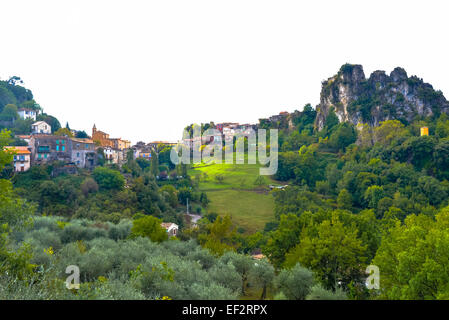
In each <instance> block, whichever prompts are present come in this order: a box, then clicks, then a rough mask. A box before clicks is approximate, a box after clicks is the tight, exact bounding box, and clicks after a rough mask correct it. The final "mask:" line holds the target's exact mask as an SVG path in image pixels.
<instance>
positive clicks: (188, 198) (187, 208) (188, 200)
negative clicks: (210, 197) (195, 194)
mask: <svg viewBox="0 0 449 320" xmlns="http://www.w3.org/2000/svg"><path fill="white" fill-rule="evenodd" d="M187 214H189V198H187Z"/></svg>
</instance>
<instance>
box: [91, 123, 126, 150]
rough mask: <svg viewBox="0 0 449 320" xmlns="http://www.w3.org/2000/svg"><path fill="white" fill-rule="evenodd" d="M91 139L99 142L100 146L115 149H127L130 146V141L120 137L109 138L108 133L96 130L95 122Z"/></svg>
mask: <svg viewBox="0 0 449 320" xmlns="http://www.w3.org/2000/svg"><path fill="white" fill-rule="evenodd" d="M92 140H93V141H94V142H96V143H99V144H100V146H102V147H111V148H114V149H117V150H123V149H128V148H129V147H131V141H128V140H123V139H121V138H109V134H107V133H106V132H103V131H100V130H97V127H96V126H95V124H94V127H93V128H92Z"/></svg>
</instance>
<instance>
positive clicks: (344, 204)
mask: <svg viewBox="0 0 449 320" xmlns="http://www.w3.org/2000/svg"><path fill="white" fill-rule="evenodd" d="M337 205H338V208H340V209H344V210H351V209H352V196H351V194H350V193H349V192H348V190H346V189H342V190H341V191H340V193H339V194H338V197H337Z"/></svg>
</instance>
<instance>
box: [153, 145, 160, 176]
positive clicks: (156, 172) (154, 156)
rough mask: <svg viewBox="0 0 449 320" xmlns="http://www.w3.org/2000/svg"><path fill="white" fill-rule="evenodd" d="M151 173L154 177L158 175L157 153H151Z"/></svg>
mask: <svg viewBox="0 0 449 320" xmlns="http://www.w3.org/2000/svg"><path fill="white" fill-rule="evenodd" d="M151 173H152V174H153V175H154V176H155V177H156V176H157V175H159V160H158V156H157V152H156V151H154V150H152V151H151Z"/></svg>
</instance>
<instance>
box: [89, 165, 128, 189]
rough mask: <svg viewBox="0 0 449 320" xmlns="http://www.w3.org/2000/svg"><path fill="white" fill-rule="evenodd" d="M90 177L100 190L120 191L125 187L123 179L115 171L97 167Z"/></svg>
mask: <svg viewBox="0 0 449 320" xmlns="http://www.w3.org/2000/svg"><path fill="white" fill-rule="evenodd" d="M92 175H93V177H94V179H95V181H96V182H97V183H98V185H99V186H100V188H101V189H104V190H121V189H123V187H124V185H125V178H123V176H122V175H121V174H120V172H119V171H116V170H112V169H109V168H104V167H97V168H95V169H94V171H93V173H92Z"/></svg>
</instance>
